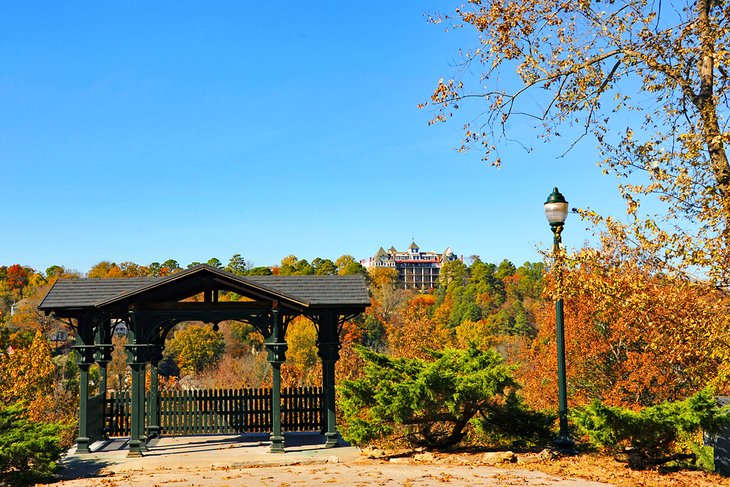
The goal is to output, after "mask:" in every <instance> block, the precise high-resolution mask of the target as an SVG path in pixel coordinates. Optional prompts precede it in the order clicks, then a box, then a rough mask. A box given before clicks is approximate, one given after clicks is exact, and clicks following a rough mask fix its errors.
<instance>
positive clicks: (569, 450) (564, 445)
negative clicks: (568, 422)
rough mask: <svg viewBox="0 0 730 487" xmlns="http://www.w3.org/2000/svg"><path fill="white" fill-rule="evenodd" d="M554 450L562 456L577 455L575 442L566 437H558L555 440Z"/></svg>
mask: <svg viewBox="0 0 730 487" xmlns="http://www.w3.org/2000/svg"><path fill="white" fill-rule="evenodd" d="M554 444H555V449H556V450H557V451H558V452H560V453H561V454H563V455H577V454H578V450H576V449H575V441H573V439H572V438H571V437H570V436H568V435H560V436H558V437H557V438H555V443H554Z"/></svg>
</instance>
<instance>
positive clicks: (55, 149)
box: [0, 1, 622, 272]
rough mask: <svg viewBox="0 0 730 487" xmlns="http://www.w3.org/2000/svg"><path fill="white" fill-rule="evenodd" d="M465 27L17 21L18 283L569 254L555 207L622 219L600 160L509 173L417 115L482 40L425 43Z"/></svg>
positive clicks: (181, 9)
mask: <svg viewBox="0 0 730 487" xmlns="http://www.w3.org/2000/svg"><path fill="white" fill-rule="evenodd" d="M446 7H447V4H445V3H444V2H436V1H398V2H392V1H371V2H364V3H361V4H358V5H357V6H355V5H349V4H342V3H341V2H288V1H284V2H277V3H273V4H269V5H268V6H265V5H264V4H263V3H262V2H192V1H182V2H179V1H176V2H132V1H130V2H114V3H113V4H112V3H107V2H83V3H82V2H62V3H58V2H33V3H28V2H4V3H3V4H2V6H0V111H1V113H2V116H1V117H0V169H1V171H2V172H1V174H2V180H3V184H2V193H0V202H1V203H0V208H1V211H0V215H1V216H2V228H3V232H2V235H3V237H2V238H1V239H0V264H4V265H10V264H14V263H21V264H24V265H30V266H32V267H34V268H36V269H39V270H45V269H46V268H47V267H48V266H50V265H52V264H59V265H64V266H66V267H70V268H73V269H77V270H79V271H82V272H85V271H87V270H88V269H89V268H90V267H91V266H93V265H94V264H95V263H97V262H99V261H101V260H112V261H116V262H121V261H127V260H131V261H134V262H137V263H139V264H149V263H150V262H152V261H160V262H162V261H164V260H166V259H168V258H173V259H176V260H178V261H179V262H180V264H181V265H186V264H188V263H189V262H191V261H206V260H208V259H209V258H211V257H218V258H219V259H220V260H221V261H224V263H225V262H227V260H228V258H229V257H230V256H231V255H232V254H234V253H240V254H241V255H243V256H244V257H245V258H246V259H247V260H250V261H253V263H255V264H256V265H271V264H275V263H277V262H278V261H279V260H280V259H281V258H282V257H284V256H286V255H288V254H295V255H296V256H298V257H299V258H306V259H308V260H310V261H311V260H312V259H313V258H315V257H327V258H331V259H335V258H337V257H338V256H340V255H341V254H352V255H353V256H355V257H356V258H358V259H360V258H365V257H368V256H370V255H372V254H373V253H374V252H375V251H376V250H377V249H378V247H380V246H383V247H386V248H387V247H389V246H391V245H394V246H396V247H397V248H399V249H401V248H406V247H407V246H408V245H409V244H410V242H411V238H412V237H415V240H416V242H417V243H418V244H419V245H420V246H421V248H423V249H426V250H438V251H442V250H443V249H444V248H445V247H447V246H450V247H452V248H453V249H454V251H455V252H456V253H458V254H463V255H465V256H468V255H471V254H479V255H481V257H482V259H483V260H487V261H500V260H502V259H503V258H508V259H510V260H512V261H513V262H515V263H517V264H520V263H522V262H524V261H526V260H538V259H539V256H538V254H537V252H536V246H539V245H541V244H542V245H545V244H547V243H548V242H549V241H550V239H551V234H550V230H549V227H548V225H547V223H546V222H545V219H544V215H543V209H542V203H543V202H544V201H545V198H546V197H547V195H548V194H549V193H550V191H551V190H552V187H553V186H556V185H557V186H558V187H559V188H560V190H561V191H562V192H563V193H564V194H565V195H566V197H567V198H568V200H569V201H570V203H571V206H580V207H586V206H591V207H593V208H595V209H597V210H599V211H602V212H604V213H614V214H621V213H622V206H621V203H620V200H619V198H618V196H617V192H616V190H615V189H614V186H615V183H616V180H615V179H614V178H611V177H606V176H602V175H601V174H600V171H599V169H598V168H597V167H596V166H595V161H596V159H597V154H596V151H595V149H594V145H595V144H594V142H592V141H588V142H586V143H582V144H581V145H580V146H579V147H578V148H577V149H576V150H574V151H573V152H571V153H570V154H569V155H568V156H567V157H566V158H564V159H557V158H556V156H557V155H559V154H561V153H562V152H563V151H564V150H565V148H566V147H567V144H568V143H569V141H568V140H562V141H561V140H556V141H555V142H554V144H552V145H550V146H544V145H541V144H539V143H537V145H536V149H537V150H536V151H534V152H532V153H526V152H525V151H523V150H521V149H520V148H518V147H516V146H514V147H508V148H507V149H505V150H503V151H502V157H503V159H504V161H505V165H504V167H503V168H502V169H499V170H497V169H492V168H490V167H487V166H485V165H484V164H483V163H482V162H480V155H479V154H477V153H469V154H459V153H457V152H456V151H455V150H454V147H455V146H457V145H458V144H459V141H460V133H461V124H462V123H463V122H464V119H457V120H454V121H452V122H450V123H448V124H446V125H441V126H438V127H428V126H427V124H426V122H427V120H428V119H429V113H428V112H426V111H419V110H418V109H417V104H418V103H419V102H422V101H424V100H426V99H427V98H428V96H429V94H430V93H431V91H432V89H433V87H434V86H435V84H436V82H437V81H438V79H439V78H441V77H448V76H449V74H450V73H451V72H452V67H451V64H452V63H453V62H454V61H455V60H457V59H458V48H459V47H460V46H465V45H468V44H470V43H473V42H474V41H475V37H474V33H473V32H471V31H466V30H462V31H458V32H453V33H445V32H444V31H443V29H441V28H439V27H436V26H433V25H430V24H428V23H427V22H426V19H425V17H424V13H427V12H434V11H437V10H439V9H443V8H446ZM520 137H523V138H524V139H523V140H524V141H525V142H526V143H528V144H530V143H532V140H533V139H534V138H535V135H534V133H532V132H529V131H526V130H525V131H520ZM571 218H572V219H571V220H569V221H568V225H567V228H566V232H565V234H564V239H565V241H566V242H568V243H569V244H571V245H574V246H580V245H581V244H582V243H583V241H584V240H585V239H586V238H589V237H590V232H588V231H586V230H585V227H586V225H585V224H583V223H581V222H579V220H578V219H577V218H575V217H571Z"/></svg>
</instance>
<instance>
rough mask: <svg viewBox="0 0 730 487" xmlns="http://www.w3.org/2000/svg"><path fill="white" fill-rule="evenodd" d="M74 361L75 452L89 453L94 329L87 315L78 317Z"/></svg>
mask: <svg viewBox="0 0 730 487" xmlns="http://www.w3.org/2000/svg"><path fill="white" fill-rule="evenodd" d="M73 348H74V350H75V351H76V363H77V364H78V366H79V436H78V437H77V438H76V452H77V453H91V450H90V449H89V446H90V444H91V441H92V440H91V438H89V419H90V417H89V416H90V415H89V368H90V367H91V364H93V363H94V352H95V348H94V329H93V322H92V320H91V319H90V318H89V317H88V316H84V317H80V318H79V319H78V331H77V333H76V345H74V347H73Z"/></svg>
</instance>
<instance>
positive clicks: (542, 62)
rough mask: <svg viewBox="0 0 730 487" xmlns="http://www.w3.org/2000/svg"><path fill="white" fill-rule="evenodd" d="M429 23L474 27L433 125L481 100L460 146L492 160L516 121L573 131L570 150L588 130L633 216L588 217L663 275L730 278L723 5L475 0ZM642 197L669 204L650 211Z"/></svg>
mask: <svg viewBox="0 0 730 487" xmlns="http://www.w3.org/2000/svg"><path fill="white" fill-rule="evenodd" d="M431 20H432V21H433V22H435V23H441V24H446V25H449V26H454V27H455V26H466V27H468V28H473V29H475V31H476V37H477V42H476V45H475V46H473V47H472V48H467V49H464V50H463V51H462V55H463V62H462V63H461V64H460V65H459V67H458V70H457V72H456V73H454V75H453V76H452V77H451V79H448V80H441V81H440V82H439V84H438V86H437V87H436V89H435V91H434V93H433V95H432V96H431V101H430V104H432V105H434V106H435V107H436V113H435V117H434V119H433V120H432V122H439V121H446V120H447V119H448V118H449V117H451V116H452V115H454V112H455V110H456V109H458V108H460V107H462V108H463V107H464V106H467V105H469V104H470V103H471V104H472V105H473V104H477V105H478V109H479V112H480V113H481V115H478V116H477V117H476V119H473V120H472V121H470V122H468V123H466V124H465V132H464V138H463V144H462V147H461V148H462V149H463V150H466V149H469V148H474V147H478V148H479V149H480V150H481V151H483V154H484V159H485V160H486V161H488V162H489V163H491V164H494V165H499V164H500V163H501V162H502V160H501V158H500V148H501V147H503V146H504V144H505V143H506V142H507V141H509V140H511V137H512V135H511V133H510V127H511V126H514V124H515V122H516V119H517V118H518V117H524V118H525V119H526V120H527V121H528V123H531V124H532V125H533V126H534V128H535V129H536V130H535V136H536V138H540V139H543V140H546V141H547V140H550V141H551V142H553V143H554V142H556V141H559V140H560V138H561V132H562V133H563V134H571V133H572V134H573V135H572V136H571V138H570V139H569V140H567V141H565V142H564V146H565V149H566V151H568V150H569V149H570V148H571V147H572V145H573V144H575V143H576V142H577V140H576V139H580V138H582V137H584V136H592V137H593V138H594V139H595V140H596V141H597V142H598V153H597V154H596V161H595V162H598V163H599V164H600V165H601V166H602V168H603V171H604V173H613V174H615V175H617V176H618V177H619V178H620V183H619V189H620V191H621V194H622V195H623V197H624V198H625V200H626V204H627V210H628V213H629V215H630V216H631V217H632V224H631V225H630V226H628V227H626V226H624V225H618V224H617V223H616V221H614V220H605V219H603V218H601V217H600V216H599V215H596V214H594V213H592V212H590V211H589V210H585V211H584V216H586V217H588V218H591V219H593V220H594V221H596V222H601V223H605V224H606V225H607V228H608V230H609V231H610V232H612V234H613V236H614V237H621V238H623V239H624V241H625V242H627V243H628V244H630V245H629V247H632V248H634V249H637V250H638V251H639V253H640V255H641V257H642V258H643V259H644V260H645V261H647V262H649V263H651V264H652V265H657V266H659V267H661V268H662V270H664V271H667V270H677V271H682V272H685V273H686V272H695V273H697V272H698V271H699V272H700V273H701V274H702V275H703V276H707V277H709V278H711V279H712V280H713V281H714V282H715V283H718V284H722V285H726V284H728V283H730V256H729V255H728V254H729V253H728V245H729V244H730V165H729V164H728V158H727V153H726V144H727V141H728V139H729V138H730V132H728V130H727V118H728V111H729V110H728V109H729V108H730V106H729V105H728V103H729V101H728V96H727V95H728V90H729V89H730V77H729V76H728V71H727V66H728V62H729V61H730V7H728V4H727V3H726V2H717V1H713V0H696V1H688V0H685V1H673V2H650V1H648V0H616V1H613V0H611V1H601V0H567V1H564V0H560V1H556V0H527V1H524V2H507V3H505V2H501V1H496V0H472V1H470V2H469V3H468V4H467V5H463V6H461V7H459V8H456V9H454V10H453V11H452V12H449V13H446V14H443V15H436V16H433V17H432V19H431ZM474 73H478V75H477V76H474ZM424 105H425V104H424ZM622 113H626V115H624V116H622V117H621V120H622V123H616V120H617V119H618V118H617V117H618V116H619V115H620V114H622ZM623 120H629V121H628V122H627V123H624V122H623ZM576 129H577V131H578V132H577V134H576V132H575V131H576ZM519 139H520V140H524V137H519ZM645 200H651V201H655V200H658V201H659V202H660V207H661V208H663V210H661V211H660V212H659V213H657V214H647V213H645V212H644V211H643V210H642V209H641V207H640V205H641V203H642V201H645ZM645 206H646V205H645Z"/></svg>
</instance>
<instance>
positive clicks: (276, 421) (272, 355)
mask: <svg viewBox="0 0 730 487" xmlns="http://www.w3.org/2000/svg"><path fill="white" fill-rule="evenodd" d="M271 321H272V323H271V336H269V337H268V338H267V339H266V348H267V349H268V351H269V353H268V360H269V363H270V364H271V369H272V388H271V436H270V439H271V453H284V437H283V436H282V434H281V364H282V363H283V362H284V361H285V360H286V349H287V344H286V342H285V341H283V339H284V330H283V326H282V323H281V316H279V303H278V302H277V301H274V302H273V304H272V310H271Z"/></svg>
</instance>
